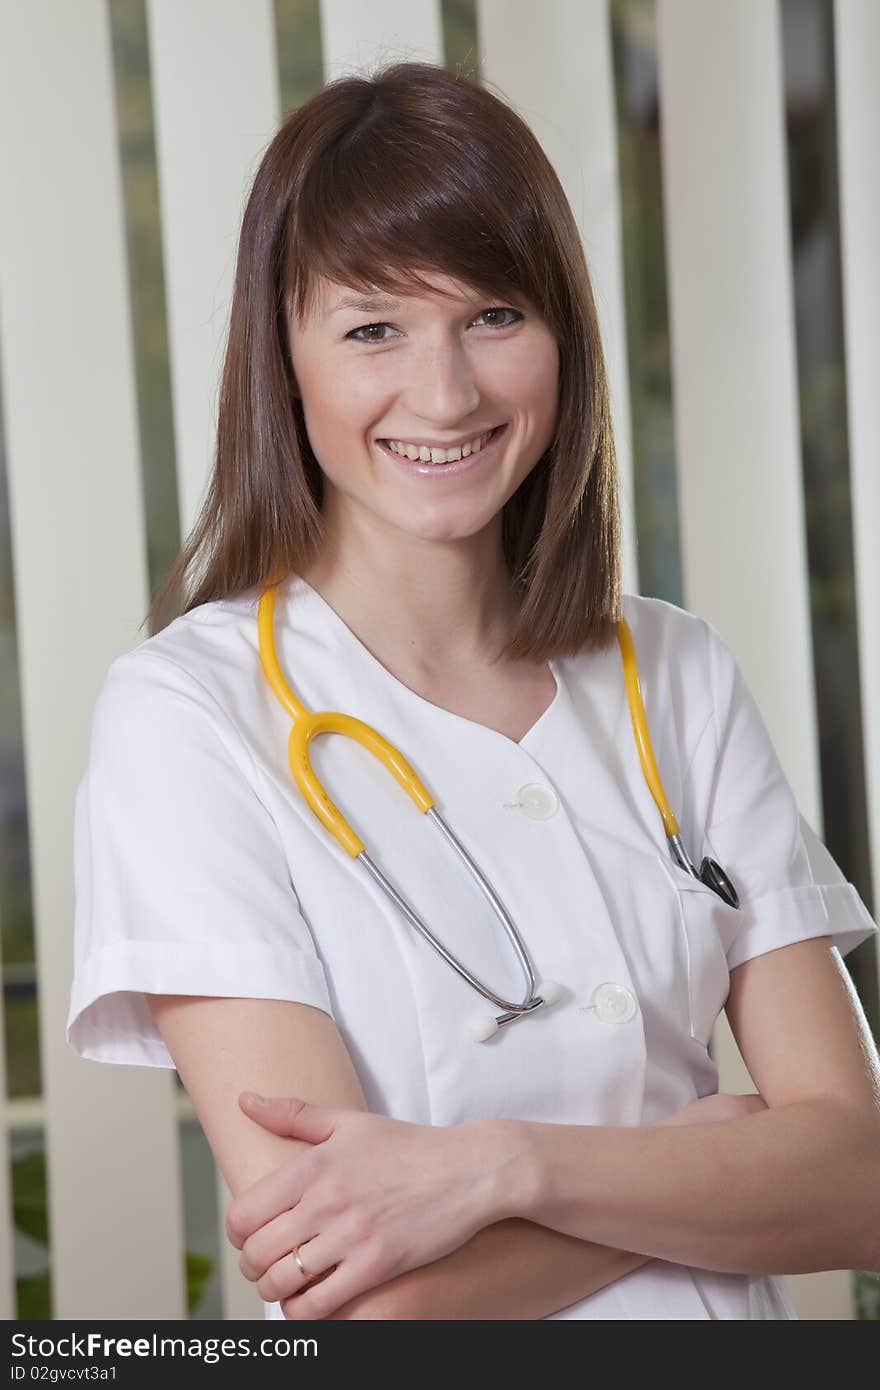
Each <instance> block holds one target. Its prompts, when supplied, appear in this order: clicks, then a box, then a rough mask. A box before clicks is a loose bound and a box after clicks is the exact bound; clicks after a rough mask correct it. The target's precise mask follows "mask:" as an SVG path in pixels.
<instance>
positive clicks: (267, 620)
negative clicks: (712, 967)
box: [257, 584, 739, 1041]
mask: <svg viewBox="0 0 880 1390" xmlns="http://www.w3.org/2000/svg"><path fill="white" fill-rule="evenodd" d="M278 588H279V585H277V584H275V585H270V586H268V587H267V588H266V589H264V591H263V593H262V595H261V598H260V602H259V608H258V622H257V625H258V634H259V648H260V660H261V663H262V666H263V670H264V673H265V675H266V678H267V680H268V682H269V685H270V686H271V688H272V690H273V691H274V693H275V695H276V696H277V698H278V700H279V701H280V703H281V704H282V705H283V707H284V708H285V709H286V710H287V712H288V714H289V715H290V716H291V718H292V720H293V727H292V729H291V732H290V737H289V740H288V759H289V762H290V768H291V772H292V774H293V777H294V780H295V781H296V783H297V785H298V786H299V788H300V790H301V791H302V793H303V796H304V798H305V800H306V802H307V803H308V805H309V806H310V808H311V810H312V811H313V813H314V814H315V815H316V816H317V817H318V819H319V820H320V821H321V822H322V823H323V824H324V825H325V827H326V828H327V829H328V830H329V831H330V832H331V834H333V835H334V836H335V838H336V839H337V841H338V842H339V844H340V845H341V846H342V848H343V849H344V850H345V851H346V852H347V853H348V854H349V855H351V856H352V858H355V859H357V860H358V861H359V862H360V863H361V864H362V866H363V867H364V869H365V870H366V871H367V872H368V873H369V874H370V876H371V877H372V878H373V880H374V881H375V882H376V883H377V884H378V885H379V887H380V888H381V889H382V891H383V892H384V893H385V894H386V896H387V897H388V898H389V899H390V901H391V902H392V903H393V904H394V906H395V907H396V908H397V909H398V911H399V912H400V913H401V914H402V915H403V916H404V917H405V919H406V920H407V921H408V922H409V923H410V925H411V926H412V927H414V928H415V929H416V931H418V932H419V933H420V935H421V936H422V937H423V938H424V940H425V941H426V942H427V943H428V944H429V945H430V946H431V947H432V948H433V950H435V951H436V952H437V953H438V955H440V956H442V958H443V959H444V960H445V961H446V962H447V964H448V965H450V966H451V967H452V969H453V970H455V971H456V972H457V973H458V975H460V976H461V977H462V979H464V980H466V981H467V983H468V984H469V985H471V986H472V988H473V989H475V990H476V991H477V992H478V993H479V994H480V995H481V996H482V997H483V998H484V999H486V1000H488V1001H489V1002H490V1003H491V1004H493V1005H494V1006H495V1007H496V1008H498V1009H501V1010H502V1013H501V1014H500V1015H498V1016H497V1017H495V1018H494V1019H482V1020H478V1021H477V1022H476V1024H475V1026H474V1030H473V1035H474V1037H475V1038H477V1039H478V1040H479V1041H485V1039H486V1038H487V1037H489V1036H491V1034H492V1033H494V1032H495V1031H496V1029H497V1028H500V1027H502V1026H503V1025H504V1024H506V1023H510V1022H513V1020H514V1019H517V1018H520V1017H522V1015H523V1014H526V1013H530V1012H531V1011H532V1010H533V1009H536V1008H538V1006H539V1005H541V1004H550V1003H553V1002H554V1001H555V1000H556V999H557V998H558V997H559V995H560V993H561V986H560V985H559V984H557V983H556V981H552V980H542V981H541V982H540V984H538V982H537V981H536V977H535V971H534V968H533V966H532V962H531V958H530V956H529V953H528V950H527V949H526V946H525V943H524V942H523V939H522V937H521V936H520V933H519V931H518V930H517V928H516V926H515V924H514V922H513V921H512V920H511V918H510V915H509V914H508V912H507V910H506V908H505V907H504V904H503V903H502V901H501V899H500V897H499V895H498V893H497V892H496V890H495V888H494V887H493V885H492V883H491V882H490V881H489V880H488V879H487V878H486V876H485V875H484V874H483V872H482V870H481V869H480V868H479V866H478V864H477V863H476V861H475V860H474V858H473V856H472V855H471V854H469V852H468V851H467V849H466V848H465V846H464V845H463V844H462V843H461V841H460V840H459V839H458V837H457V836H456V835H455V833H454V832H453V830H452V829H451V828H450V826H449V825H448V824H447V823H446V821H445V820H444V819H443V817H442V816H441V815H440V813H439V812H438V811H437V809H436V806H435V804H434V798H433V796H432V795H431V793H430V791H429V790H428V788H427V787H426V786H425V785H424V783H423V782H422V781H421V779H420V778H419V777H418V774H417V773H416V771H415V769H414V768H413V767H412V766H411V764H410V763H409V762H408V761H407V760H406V758H405V757H404V756H403V754H402V753H401V752H400V750H399V749H397V748H395V747H394V745H393V744H391V743H389V742H388V740H387V739H385V738H383V736H382V735H381V734H379V733H378V732H377V731H376V730H375V729H373V728H371V727H370V725H368V724H366V723H364V722H363V720H360V719H356V718H354V717H353V716H351V715H346V714H340V713H338V712H337V711H331V710H322V711H313V710H309V709H308V708H307V707H306V706H305V705H304V704H303V703H302V701H301V700H300V699H299V698H298V697H297V696H296V695H295V694H294V692H293V690H292V689H291V688H290V686H289V684H288V682H287V680H286V679H285V677H284V674H283V672H282V670H281V666H280V663H279V661H278V654H277V651H276V649H275V640H274V612H275V599H276V595H277V591H278ZM617 636H618V642H619V644H620V649H621V655H622V657H623V663H624V674H625V679H626V688H627V698H628V702H629V708H630V716H631V720H632V726H633V732H634V735H635V741H636V746H637V748H638V752H639V759H640V761H641V765H642V771H643V773H644V776H645V780H646V782H647V783H648V786H649V788H650V790H651V794H652V796H653V797H654V801H655V802H656V804H657V807H658V810H659V811H660V814H661V816H662V818H663V825H664V829H665V830H666V834H667V842H668V844H669V850H670V855H671V857H672V858H673V859H674V860H675V862H676V863H677V864H678V865H679V867H680V868H682V869H684V870H685V871H686V872H687V873H690V874H692V875H693V876H694V877H695V878H698V879H702V880H703V881H708V882H709V886H710V887H713V888H715V891H716V892H718V893H719V895H720V896H722V897H726V898H727V900H728V901H730V902H731V904H732V905H733V906H735V907H738V906H739V902H738V899H737V898H736V892H735V890H734V888H733V885H732V884H731V883H730V880H729V879H728V878H727V876H726V874H725V873H724V870H723V869H721V866H720V865H718V864H716V863H715V861H714V860H708V859H706V860H704V861H703V872H702V873H701V872H698V871H697V869H696V868H695V867H694V864H693V862H692V861H691V859H690V856H689V855H688V853H687V850H686V848H685V846H684V844H683V842H682V839H681V834H680V831H679V826H678V821H677V820H676V818H675V815H674V814H673V811H672V809H671V807H670V805H669V802H668V800H667V798H666V793H665V791H664V788H663V783H662V781H661V779H660V774H659V772H658V770H657V764H656V760H655V758H654V753H653V749H652V747H651V740H650V736H649V734H648V727H647V719H646V717H645V708H644V701H643V699H642V693H641V685H640V682H639V673H638V664H637V661H636V653H635V645H634V643H633V640H632V633H631V632H630V629H629V625H628V623H627V621H626V619H625V618H623V617H621V619H620V620H619V622H618V626H617ZM326 733H339V734H343V735H344V736H346V737H348V738H353V739H355V741H356V742H358V743H360V744H361V745H362V746H363V747H364V748H366V749H367V751H368V752H371V753H372V754H373V755H374V756H375V757H377V758H378V759H379V761H380V762H382V763H384V765H385V766H386V767H387V768H388V770H389V771H390V772H391V774H392V776H394V777H395V778H396V780H397V781H398V783H399V784H400V786H401V787H402V788H403V790H404V791H406V792H407V794H408V795H409V796H410V798H411V800H412V801H413V803H414V804H415V806H416V808H417V809H418V810H420V811H421V812H422V813H423V814H425V815H427V816H428V817H429V818H430V819H431V821H432V822H433V823H434V825H435V826H436V827H437V829H438V830H440V832H441V833H442V835H443V836H444V838H445V840H446V841H447V843H448V844H449V845H450V846H451V847H452V849H453V850H454V851H455V853H456V854H457V855H458V857H459V859H460V860H461V862H462V863H463V864H464V865H465V867H466V868H467V870H468V872H469V873H470V874H471V876H472V878H473V879H474V881H475V882H476V884H477V886H478V887H479V889H480V891H481V893H482V894H483V896H484V897H485V899H486V901H487V902H488V903H489V906H490V907H491V909H492V911H493V912H494V914H495V916H496V917H497V918H498V920H499V921H500V922H501V925H502V926H503V928H504V930H505V932H506V933H507V936H508V938H509V940H510V942H511V944H512V946H513V948H514V950H515V952H516V956H517V959H518V960H519V963H520V965H521V967H522V970H523V974H524V975H525V979H526V993H525V997H524V999H523V1000H522V1001H521V1002H520V1003H516V1002H513V1001H511V1000H507V999H503V998H502V997H501V996H500V995H498V994H496V993H495V991H494V990H493V989H491V987H490V986H489V985H487V984H486V983H485V982H484V981H483V980H480V979H479V978H478V976H476V975H474V974H473V972H472V971H470V970H469V969H468V968H467V966H465V965H463V964H462V963H461V961H459V960H458V959H457V958H456V957H455V956H454V955H453V954H452V952H450V951H449V950H447V948H446V947H445V946H444V945H443V943H442V942H441V941H440V940H439V939H438V938H437V937H436V936H435V935H434V933H433V932H432V931H431V929H430V928H429V927H428V926H427V924H426V923H425V922H423V921H422V919H421V917H420V916H419V914H418V913H417V912H416V911H415V909H414V908H413V907H412V906H411V904H410V903H408V902H407V901H406V899H405V898H404V897H403V896H402V894H400V893H399V892H398V891H397V889H396V888H395V887H394V885H393V884H392V883H391V881H390V880H389V879H388V878H387V876H386V875H385V874H384V873H383V872H382V870H381V869H380V868H379V866H378V865H377V864H376V862H375V860H374V859H372V858H371V856H370V855H369V854H368V853H367V849H366V845H365V844H364V842H363V840H362V839H361V838H360V836H359V835H358V834H357V832H356V831H355V830H354V829H353V827H352V826H351V825H350V824H349V822H348V821H347V820H346V818H345V816H344V815H343V814H342V812H341V811H340V810H339V808H338V807H337V806H336V805H335V803H334V802H333V801H332V800H331V799H330V797H329V796H328V795H327V793H326V791H325V789H324V787H323V786H322V784H321V782H320V780H319V779H318V777H317V775H316V773H315V771H314V768H313V767H312V764H311V759H310V756H309V748H310V744H311V741H312V739H314V738H316V737H319V736H320V735H321V734H326ZM707 865H708V866H710V868H709V869H708V870H707ZM707 873H708V874H709V876H710V877H709V879H707V878H706V874H707Z"/></svg>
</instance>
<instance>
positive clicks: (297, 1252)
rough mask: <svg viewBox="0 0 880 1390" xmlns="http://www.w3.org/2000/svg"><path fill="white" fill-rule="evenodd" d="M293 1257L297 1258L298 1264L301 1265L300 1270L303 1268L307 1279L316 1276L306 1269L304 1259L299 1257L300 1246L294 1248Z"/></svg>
mask: <svg viewBox="0 0 880 1390" xmlns="http://www.w3.org/2000/svg"><path fill="white" fill-rule="evenodd" d="M293 1258H294V1259H295V1260H296V1262H297V1264H298V1265H299V1267H300V1270H301V1271H302V1273H303V1274H304V1275H305V1277H306V1279H313V1278H314V1277H315V1276H314V1275H313V1274H309V1271H308V1270H307V1269H306V1267H305V1265H304V1264H303V1262H302V1260H301V1259H300V1257H299V1246H297V1247H296V1249H295V1250H294V1252H293Z"/></svg>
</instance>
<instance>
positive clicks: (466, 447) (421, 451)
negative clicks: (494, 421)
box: [384, 430, 493, 463]
mask: <svg viewBox="0 0 880 1390" xmlns="http://www.w3.org/2000/svg"><path fill="white" fill-rule="evenodd" d="M492 433H493V431H492V430H488V431H487V432H486V434H481V435H478V436H477V438H476V439H472V440H471V441H470V442H469V443H468V444H461V445H456V447H455V448H454V449H434V448H428V446H427V444H422V445H421V446H420V445H418V444H407V443H405V441H403V440H401V439H386V440H385V441H384V442H385V443H386V444H387V445H388V447H389V449H391V450H392V451H393V452H394V453H395V454H401V455H402V456H403V457H404V458H408V459H412V460H413V461H415V460H416V459H419V460H420V461H421V462H422V463H453V462H455V461H457V460H458V459H463V458H465V459H466V458H468V457H469V456H470V455H471V454H477V453H479V451H480V449H482V447H483V445H484V444H485V443H486V441H487V440H488V439H489V437H490V435H491V434H492Z"/></svg>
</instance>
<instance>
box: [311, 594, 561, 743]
mask: <svg viewBox="0 0 880 1390" xmlns="http://www.w3.org/2000/svg"><path fill="white" fill-rule="evenodd" d="M297 590H300V591H302V592H303V593H304V594H305V595H306V596H307V597H308V598H309V601H310V602H311V603H313V604H314V605H315V606H316V607H317V608H319V609H320V611H321V613H322V614H323V615H324V617H325V618H326V620H327V622H329V623H330V624H331V626H332V627H333V629H334V631H335V632H336V633H337V635H338V637H339V638H340V640H341V641H342V642H343V644H344V645H345V646H347V647H349V648H350V649H351V650H352V651H353V652H354V653H355V654H356V655H357V656H358V657H359V658H360V660H361V661H362V662H363V663H364V664H365V665H367V666H368V667H369V668H370V669H371V670H372V671H374V672H375V674H376V676H377V678H378V679H379V680H380V681H383V682H385V683H386V684H389V685H390V686H391V687H392V688H393V689H394V690H396V691H397V692H398V693H399V694H402V695H403V696H404V698H406V699H409V700H414V701H415V702H416V704H417V705H418V706H421V707H423V708H424V709H425V710H430V711H433V712H434V713H435V714H439V715H441V716H444V717H445V718H447V719H451V720H455V721H457V722H458V723H460V724H464V725H467V726H469V727H470V729H472V730H473V731H481V732H483V733H485V734H489V735H494V737H496V738H500V739H503V740H504V742H505V743H508V744H510V745H512V747H514V748H521V749H523V751H527V749H528V746H529V745H530V744H531V743H532V741H533V739H534V738H535V737H536V736H537V734H538V733H539V732H543V730H544V727H545V726H546V725H547V724H549V723H550V722H551V720H552V719H553V718H555V717H556V715H557V714H558V712H559V709H560V706H561V705H562V704H563V702H564V700H565V698H566V691H565V682H564V677H563V675H562V671H561V670H560V664H559V662H558V661H557V660H556V659H552V660H550V661H548V663H547V664H548V666H549V668H550V671H551V673H552V675H553V679H554V681H555V682H556V693H555V695H554V696H553V699H552V700H551V701H550V704H549V705H548V706H547V708H546V709H545V710H543V712H542V713H541V714H539V715H538V718H537V719H536V720H535V722H534V723H533V724H532V725H531V726H530V727H529V728H528V729H527V730H526V732H525V733H524V734H523V736H522V738H521V739H519V740H517V739H512V738H509V737H508V735H507V734H503V733H501V731H500V730H499V729H493V728H491V727H490V726H489V725H488V724H481V723H480V722H479V721H478V720H476V719H468V718H467V716H466V715H463V714H456V713H454V711H453V710H448V709H445V708H444V706H443V705H435V704H434V703H433V701H431V700H426V699H425V697H424V696H423V695H419V694H418V693H417V692H416V691H415V690H413V689H411V687H410V686H408V685H406V683H405V682H404V681H402V680H399V679H398V677H397V676H395V675H394V674H393V672H391V671H389V669H388V667H387V666H384V665H383V664H382V662H381V661H379V659H378V658H377V657H375V656H374V655H373V653H372V652H371V651H370V649H369V648H368V647H366V646H365V645H364V643H363V642H362V641H361V639H360V638H359V637H358V636H357V634H356V633H355V632H353V631H352V629H351V628H350V627H349V626H348V624H347V623H346V622H345V621H344V619H343V618H341V617H340V615H339V614H338V613H337V612H336V609H335V608H334V607H333V605H332V604H331V603H328V601H327V600H326V599H325V598H324V596H323V594H320V593H319V592H318V590H317V589H315V588H314V587H313V586H312V585H311V584H310V583H309V582H308V580H307V579H304V578H303V576H302V575H301V574H293V575H292V576H291V577H290V579H289V580H288V593H289V594H290V595H291V596H295V595H296V592H297Z"/></svg>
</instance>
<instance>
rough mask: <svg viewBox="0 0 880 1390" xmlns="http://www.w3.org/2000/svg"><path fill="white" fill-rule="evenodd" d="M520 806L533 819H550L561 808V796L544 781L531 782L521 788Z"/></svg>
mask: <svg viewBox="0 0 880 1390" xmlns="http://www.w3.org/2000/svg"><path fill="white" fill-rule="evenodd" d="M519 806H520V809H521V810H523V811H525V813H526V815H527V816H528V817H529V818H530V819H531V820H549V819H550V817H551V816H555V815H556V812H557V811H558V810H559V797H558V796H557V795H556V793H555V791H554V790H553V788H552V787H545V786H544V784H543V783H542V782H529V783H527V785H526V786H524V787H520V789H519Z"/></svg>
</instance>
